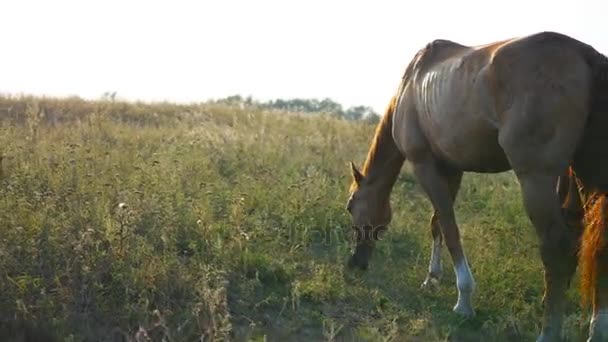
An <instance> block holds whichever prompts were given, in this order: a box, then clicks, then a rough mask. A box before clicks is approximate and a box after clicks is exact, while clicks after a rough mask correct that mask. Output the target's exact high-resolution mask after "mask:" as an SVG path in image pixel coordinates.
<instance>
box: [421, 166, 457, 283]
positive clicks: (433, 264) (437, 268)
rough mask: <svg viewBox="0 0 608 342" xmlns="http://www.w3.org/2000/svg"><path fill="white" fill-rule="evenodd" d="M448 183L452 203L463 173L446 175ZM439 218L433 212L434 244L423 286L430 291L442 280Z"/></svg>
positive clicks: (455, 172)
mask: <svg viewBox="0 0 608 342" xmlns="http://www.w3.org/2000/svg"><path fill="white" fill-rule="evenodd" d="M446 179H447V181H448V187H449V188H450V193H451V195H452V201H454V200H455V199H456V195H457V194H458V189H460V183H461V181H462V172H461V171H454V172H451V173H450V174H449V175H446ZM438 218H439V216H438V215H437V211H436V210H435V211H434V212H433V216H432V217H431V235H432V236H433V244H432V246H431V259H430V260H429V271H428V274H427V276H426V279H425V280H424V282H423V283H422V285H421V288H423V289H430V288H432V287H433V286H435V285H436V284H438V283H439V279H440V278H441V247H442V243H443V237H442V235H441V227H440V225H439V220H438Z"/></svg>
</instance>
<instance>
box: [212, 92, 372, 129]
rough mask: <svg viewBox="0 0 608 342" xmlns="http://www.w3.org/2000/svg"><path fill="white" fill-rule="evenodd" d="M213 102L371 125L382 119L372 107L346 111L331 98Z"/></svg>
mask: <svg viewBox="0 0 608 342" xmlns="http://www.w3.org/2000/svg"><path fill="white" fill-rule="evenodd" d="M212 102H215V103H221V104H228V105H240V106H255V107H258V108H265V109H276V110H280V111H285V112H298V113H328V114H330V115H332V116H334V117H338V118H342V119H345V120H353V121H356V120H365V121H368V122H371V123H375V122H378V120H379V119H380V116H379V115H378V114H377V113H376V112H375V111H374V110H373V108H371V107H368V106H352V107H349V108H346V109H344V108H343V107H342V105H341V104H339V103H337V102H335V101H333V100H332V99H330V98H325V99H321V100H319V99H303V98H294V99H276V100H269V101H259V100H255V99H253V98H252V97H251V96H248V97H243V96H241V95H232V96H228V97H225V98H221V99H217V100H213V101H212Z"/></svg>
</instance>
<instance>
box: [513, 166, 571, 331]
mask: <svg viewBox="0 0 608 342" xmlns="http://www.w3.org/2000/svg"><path fill="white" fill-rule="evenodd" d="M519 180H520V183H521V186H522V193H523V198H524V206H525V208H526V212H527V213H528V216H529V217H530V220H531V221H532V223H533V225H534V227H535V228H536V233H537V235H538V237H539V242H540V252H541V258H542V262H543V265H544V268H545V274H544V276H545V293H544V297H543V303H544V313H543V326H542V333H541V335H540V337H539V341H555V340H558V339H559V338H560V335H561V327H562V322H563V315H564V309H565V305H566V298H565V293H566V290H567V289H568V286H569V284H570V280H571V278H572V275H573V274H574V271H575V270H576V264H577V261H576V251H577V245H576V244H577V239H576V237H575V234H576V232H575V231H574V230H572V229H569V228H568V226H567V225H566V222H565V220H564V217H563V215H562V210H561V205H560V202H559V198H558V195H557V193H556V192H555V184H556V180H557V176H549V175H543V174H525V175H521V176H519Z"/></svg>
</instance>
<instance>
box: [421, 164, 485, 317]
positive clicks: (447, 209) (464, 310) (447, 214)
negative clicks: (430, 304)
mask: <svg viewBox="0 0 608 342" xmlns="http://www.w3.org/2000/svg"><path fill="white" fill-rule="evenodd" d="M413 166H414V173H415V174H416V177H417V178H418V181H419V183H420V185H421V186H422V188H423V189H424V191H425V192H426V193H427V195H428V196H429V198H430V200H431V202H432V204H433V207H434V209H435V213H436V216H437V221H438V223H439V226H440V228H441V232H442V233H443V237H444V239H445V244H446V246H447V247H448V251H449V252H450V255H451V257H452V261H453V263H454V272H455V273H456V286H457V288H458V301H457V303H456V305H455V306H454V311H455V312H457V313H459V314H462V315H465V316H473V315H474V314H475V311H474V310H473V305H472V303H471V299H472V296H473V291H474V289H475V280H474V279H473V274H472V273H471V269H470V267H469V263H468V261H467V258H466V255H465V253H464V250H463V248H462V243H461V241H460V233H459V231H458V226H457V225H456V218H455V215H454V199H453V196H452V192H451V191H450V181H449V179H450V177H449V176H446V172H442V170H440V169H439V168H438V167H437V164H436V163H435V162H434V161H432V160H428V161H425V162H414V163H413ZM432 262H433V260H431V263H432Z"/></svg>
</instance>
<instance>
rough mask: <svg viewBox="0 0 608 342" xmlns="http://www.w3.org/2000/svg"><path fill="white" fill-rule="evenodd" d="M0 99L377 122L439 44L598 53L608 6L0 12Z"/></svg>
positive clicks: (242, 1) (304, 4) (133, 7)
mask: <svg viewBox="0 0 608 342" xmlns="http://www.w3.org/2000/svg"><path fill="white" fill-rule="evenodd" d="M0 13H1V14H2V15H1V17H0V42H1V45H0V92H1V93H11V94H17V93H26V94H35V95H45V94H46V95H51V96H67V95H78V96H81V97H84V98H98V97H100V96H101V94H102V93H104V92H106V91H116V92H118V97H120V98H123V99H129V100H134V99H139V100H144V101H156V100H170V101H177V102H189V101H204V100H207V99H209V98H218V97H225V96H229V95H234V94H241V95H243V96H249V95H251V96H253V97H254V98H257V99H260V100H268V99H274V98H285V99H287V98H295V97H300V98H319V99H321V98H325V97H330V98H332V99H333V100H335V101H337V102H339V103H341V104H342V105H343V106H344V107H345V108H346V107H349V106H351V105H368V106H372V107H373V108H374V109H375V110H376V111H377V112H383V111H384V108H385V107H386V104H387V103H388V100H389V99H390V97H391V96H392V94H393V92H394V91H395V89H396V87H397V85H398V82H399V80H400V77H401V75H402V73H403V70H404V68H405V66H406V65H407V64H408V62H409V61H410V60H411V58H412V57H413V55H414V53H415V52H416V51H417V50H418V49H419V48H421V47H422V46H424V45H425V44H426V43H427V42H429V41H432V40H433V39H436V38H442V39H451V40H454V41H457V42H459V43H462V44H468V45H473V44H484V43H489V42H491V41H496V40H501V39H504V38H509V37H512V36H521V35H526V34H529V33H533V32H538V31H543V30H553V31H558V32H562V33H565V34H568V35H570V36H572V37H574V38H577V39H580V40H583V41H584V42H586V43H589V44H591V45H593V46H594V47H596V48H597V49H598V50H600V51H601V52H603V53H608V21H607V20H606V16H607V15H608V2H607V1H600V0H596V1H592V0H588V1H582V0H578V1H576V2H570V1H555V0H541V1H533V0H527V1H499V2H490V1H488V2H485V1H424V0H419V1H411V0H402V1H383V0H374V1H356V0H351V1H342V0H340V1H338V0H333V1H332V0H306V1H289V0H282V1H281V0H276V1H275V0H258V1H255V0H222V1H211V0H202V1H177V0H176V1H127V0H123V1H115V0H104V1H99V0H89V1H85V0H80V1H68V0H55V1H47V0H41V1H33V0H0Z"/></svg>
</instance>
